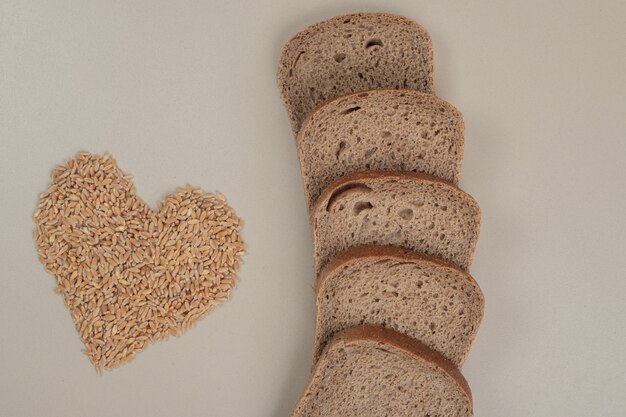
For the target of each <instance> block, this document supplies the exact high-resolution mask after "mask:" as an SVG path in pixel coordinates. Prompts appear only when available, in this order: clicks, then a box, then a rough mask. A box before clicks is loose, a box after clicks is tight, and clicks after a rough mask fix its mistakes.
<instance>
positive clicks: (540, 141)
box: [0, 0, 626, 417]
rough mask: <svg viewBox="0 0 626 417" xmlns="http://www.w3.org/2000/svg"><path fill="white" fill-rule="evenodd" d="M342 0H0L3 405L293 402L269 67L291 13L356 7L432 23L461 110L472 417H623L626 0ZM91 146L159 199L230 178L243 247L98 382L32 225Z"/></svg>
mask: <svg viewBox="0 0 626 417" xmlns="http://www.w3.org/2000/svg"><path fill="white" fill-rule="evenodd" d="M127 3H132V4H127ZM311 3H314V4H311ZM337 3H338V2H336V1H323V2H322V1H320V2H308V1H306V2H304V1H303V2H299V1H293V0H282V1H246V2H236V1H232V2H231V1H205V2H150V1H143V2H122V1H120V2H110V1H101V2H93V1H90V2H60V1H9V0H4V1H2V2H0V18H1V19H2V21H1V22H0V54H1V56H0V68H1V71H2V72H1V74H0V75H1V77H0V83H1V84H0V85H1V87H0V106H1V107H0V111H1V113H0V116H1V117H0V141H1V143H0V145H1V148H0V170H1V175H0V182H1V191H2V196H3V198H2V203H1V205H0V210H1V213H2V215H1V221H2V224H1V227H0V230H1V233H2V237H1V239H0V265H2V268H3V270H2V274H1V276H0V351H1V354H0V415H2V416H16V417H17V416H36V415H50V416H61V415H62V416H66V417H71V416H91V417H97V416H123V415H129V416H131V415H132V416H172V415H177V416H218V417H230V416H234V417H248V416H263V417H265V416H267V417H270V416H271V417H274V416H275V417H279V416H286V415H287V414H288V413H289V411H290V409H291V407H292V406H293V404H294V403H295V401H296V399H297V397H298V395H299V393H300V391H301V390H302V388H303V386H304V384H305V381H306V378H307V372H308V368H309V361H310V354H311V341H312V330H313V303H312V291H311V288H310V285H311V283H312V273H311V270H312V264H311V241H310V234H309V229H308V224H307V218H306V214H305V206H304V197H303V192H302V189H301V180H300V177H299V168H298V162H297V158H296V153H295V150H294V144H293V139H292V138H291V133H290V129H289V124H288V121H287V117H286V115H285V112H284V110H283V108H282V105H281V103H280V100H279V97H278V92H277V89H276V86H275V82H274V73H275V70H276V63H277V59H278V53H279V49H280V47H281V45H282V44H283V43H284V42H285V41H286V40H287V39H288V38H289V37H290V36H291V35H292V34H294V33H295V32H296V31H297V30H299V29H302V28H304V27H305V26H306V25H307V24H310V23H313V22H316V21H318V20H322V19H324V18H327V17H331V16H333V15H336V14H340V13H345V12H352V11H358V10H383V11H390V12H395V13H398V14H403V15H406V16H408V17H411V18H414V19H416V20H418V21H419V22H420V23H422V24H423V25H424V26H425V27H426V28H427V29H428V30H429V31H430V32H431V34H432V37H433V41H434V47H435V54H436V78H437V91H438V94H439V95H440V96H441V97H443V98H445V99H447V100H449V101H450V102H452V103H453V104H455V105H456V106H458V107H459V108H460V109H461V110H462V111H463V112H464V115H465V121H466V127H467V131H466V148H465V166H464V171H463V181H462V186H463V187H464V188H465V189H466V190H467V191H468V192H470V193H471V194H473V195H474V197H475V198H476V199H477V200H478V202H479V203H480V204H481V206H482V209H483V226H482V233H481V239H480V242H479V245H478V251H477V255H476V260H475V263H474V266H473V268H472V272H473V275H474V276H475V277H476V279H477V280H478V282H479V283H480V284H481V285H482V288H483V290H484V293H485V296H486V300H487V307H486V317H485V320H484V322H483V325H482V328H481V330H480V332H479V335H478V339H477V341H476V343H475V345H474V350H473V351H472V353H471V355H470V359H469V361H468V363H467V365H466V367H465V372H464V373H465V375H466V377H467V379H468V380H469V382H470V384H471V386H472V389H473V392H474V401H475V409H476V415H477V416H509V417H517V416H519V417H522V416H524V417H526V416H535V417H536V416H546V417H547V416H550V417H553V416H568V417H572V416H581V417H582V416H590V415H597V416H623V415H624V410H625V409H626V395H625V392H626V302H625V298H626V256H624V250H625V249H626V220H625V213H626V193H625V187H626V167H625V166H626V139H625V138H626V80H625V77H624V74H625V68H626V54H625V51H626V3H625V2H622V1H619V0H616V1H600V2H587V1H551V2H545V1H525V2H497V1H482V2H479V1H473V2H453V1H437V2H434V1H433V2H415V1H410V0H407V1H402V2H401V1H398V2H394V3H393V5H389V4H388V2H380V3H376V2H371V1H368V2H357V1H351V2H346V3H344V4H343V5H338V4H337ZM79 150H88V151H90V152H94V153H101V152H104V151H109V152H111V153H112V154H113V155H114V156H115V157H116V158H117V160H118V162H119V164H120V166H121V167H122V169H124V170H126V171H127V172H130V173H132V174H134V175H135V184H136V185H137V190H138V194H139V195H140V196H141V197H142V198H144V199H145V200H146V201H147V202H148V203H149V204H151V205H152V206H153V207H155V206H156V204H157V201H159V199H161V198H162V197H164V196H165V195H166V194H167V193H169V192H170V191H172V190H174V188H175V187H176V186H178V185H184V184H186V183H191V184H194V185H196V186H201V187H203V188H204V189H205V190H209V191H213V190H216V189H219V190H220V191H222V192H223V193H224V194H225V195H226V197H227V198H228V200H229V203H231V205H232V206H233V207H234V208H235V209H236V210H237V212H238V214H240V215H241V216H242V217H243V218H244V219H245V220H246V227H245V229H244V234H243V236H244V238H245V240H246V242H247V244H248V246H249V255H248V256H247V257H246V259H245V265H244V267H243V270H242V271H241V274H240V277H241V281H240V285H239V287H238V288H237V290H236V291H235V293H234V297H233V299H232V300H231V301H229V302H228V303H226V304H224V305H223V306H222V307H220V308H218V309H217V310H216V311H214V312H213V313H211V314H210V315H209V316H208V317H207V318H206V319H204V320H203V321H201V322H200V323H199V324H198V325H197V326H196V327H195V328H193V329H192V330H190V331H189V332H188V333H186V334H184V335H183V336H182V337H180V338H178V339H173V340H170V341H167V342H164V343H163V342H162V343H158V344H156V345H153V346H150V347H149V348H148V349H147V350H146V351H144V352H142V353H141V354H139V355H138V356H137V358H136V359H135V360H134V361H133V362H131V363H130V364H129V365H126V366H123V367H121V368H118V369H116V370H114V371H112V372H107V373H105V374H104V376H97V375H96V373H95V372H94V370H93V368H92V366H91V364H90V363H89V361H88V359H87V358H86V357H85V356H83V355H82V354H81V353H80V349H81V348H82V346H81V343H80V341H79V338H78V336H77V334H76V332H75V330H74V327H73V324H72V322H71V319H70V317H69V314H68V313H67V312H66V310H65V307H64V305H63V302H62V299H61V297H59V296H58V295H56V294H54V293H53V292H52V289H53V287H54V280H53V278H52V277H51V276H49V275H47V274H46V273H45V272H44V271H43V268H42V267H41V265H40V264H39V263H38V261H37V256H36V253H35V248H34V243H33V241H32V238H31V231H32V228H33V224H32V222H31V220H30V216H31V214H32V212H33V211H34V209H35V205H36V200H37V195H38V194H39V193H40V192H42V191H44V190H45V189H46V187H47V185H48V175H49V172H50V170H51V169H52V168H53V167H54V166H55V165H56V164H59V163H61V162H63V161H64V160H66V159H68V158H71V157H72V156H73V155H74V154H75V153H76V152H77V151H79Z"/></svg>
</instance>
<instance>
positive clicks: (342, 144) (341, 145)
mask: <svg viewBox="0 0 626 417" xmlns="http://www.w3.org/2000/svg"><path fill="white" fill-rule="evenodd" d="M344 149H346V142H345V141H343V140H342V141H341V142H339V145H338V146H337V151H336V152H335V156H336V157H337V159H339V155H341V153H342V152H343V151H344Z"/></svg>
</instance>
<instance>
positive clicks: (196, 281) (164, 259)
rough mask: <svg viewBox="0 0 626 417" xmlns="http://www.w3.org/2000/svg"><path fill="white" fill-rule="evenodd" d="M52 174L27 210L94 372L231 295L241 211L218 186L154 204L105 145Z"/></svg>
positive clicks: (240, 249) (184, 325)
mask: <svg viewBox="0 0 626 417" xmlns="http://www.w3.org/2000/svg"><path fill="white" fill-rule="evenodd" d="M51 179H52V184H51V185H50V188H49V189H48V191H47V192H45V193H43V194H41V196H40V198H39V206H38V209H37V211H36V212H35V214H34V215H33V220H34V221H35V225H36V228H35V232H34V238H35V242H36V244H37V250H38V252H39V260H40V261H41V263H42V264H43V265H44V266H45V268H46V271H48V272H49V273H51V274H53V275H54V276H55V277H56V280H57V284H58V286H57V292H59V293H60V294H62V295H63V297H64V299H65V304H66V305H67V307H68V309H69V310H70V312H71V314H72V318H73V319H74V322H75V324H76V330H77V331H78V332H79V334H80V337H81V339H82V341H83V343H84V344H85V347H86V348H85V350H84V352H85V354H86V355H87V356H88V357H89V359H90V360H91V362H92V363H93V364H94V365H95V367H96V370H97V371H98V372H100V371H101V370H103V369H111V368H114V367H115V366H117V365H119V364H121V363H124V362H128V361H129V360H131V359H132V358H133V357H134V355H135V354H136V353H137V352H139V351H141V350H142V349H143V348H144V347H145V346H146V345H147V344H149V343H150V342H154V341H157V340H160V339H167V337H168V335H170V334H171V335H177V334H180V333H181V332H184V331H185V330H187V329H188V328H189V327H190V326H191V325H192V324H193V323H194V322H195V321H197V320H198V319H200V318H201V317H202V316H203V315H205V314H206V313H207V312H208V311H210V310H211V309H212V308H213V307H214V306H215V305H217V304H219V303H220V302H222V301H224V300H226V299H228V297H229V295H230V291H231V289H232V288H234V286H235V283H236V281H237V276H236V272H237V270H238V268H239V263H240V257H241V256H242V255H243V254H245V251H244V243H243V242H242V240H241V237H240V235H239V229H240V228H241V227H242V226H243V221H242V220H240V219H239V218H238V217H237V216H236V215H235V213H234V212H233V210H232V209H231V208H230V207H229V206H228V205H227V204H226V202H225V200H224V197H223V196H222V195H221V194H220V193H217V196H216V195H213V194H207V193H203V191H202V190H200V189H194V188H192V187H191V186H187V187H186V188H181V189H178V190H176V192H175V193H174V194H172V195H170V196H168V197H167V198H166V200H165V201H164V202H163V203H162V204H161V206H160V207H159V208H158V210H157V211H156V212H154V211H152V210H151V209H150V208H149V207H148V206H147V205H146V204H145V203H144V202H143V201H142V200H141V199H140V198H139V197H137V196H136V195H135V188H134V186H133V184H132V183H131V182H130V179H131V177H129V176H125V175H124V173H123V172H122V171H121V170H120V169H119V168H118V167H117V165H116V163H115V161H114V160H113V159H112V158H111V156H110V155H108V154H106V155H104V156H103V157H98V156H95V155H91V154H89V153H79V154H78V155H77V157H76V158H75V159H73V160H70V161H69V162H67V163H66V164H65V165H64V166H59V167H57V168H56V169H55V170H54V171H53V172H52V175H51Z"/></svg>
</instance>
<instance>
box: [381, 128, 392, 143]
mask: <svg viewBox="0 0 626 417" xmlns="http://www.w3.org/2000/svg"><path fill="white" fill-rule="evenodd" d="M380 136H381V137H383V138H388V137H389V136H391V132H390V131H388V130H383V131H382V132H380ZM387 145H391V142H389V143H388V144H387Z"/></svg>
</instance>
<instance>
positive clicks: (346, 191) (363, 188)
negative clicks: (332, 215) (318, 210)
mask: <svg viewBox="0 0 626 417" xmlns="http://www.w3.org/2000/svg"><path fill="white" fill-rule="evenodd" d="M371 191H372V189H371V188H370V187H368V186H367V185H365V184H363V183H360V182H354V183H351V184H346V185H344V186H342V187H339V188H337V189H336V190H335V191H334V192H333V193H332V195H331V196H330V198H329V199H328V204H327V205H326V211H330V209H331V208H332V206H333V204H334V203H335V202H336V201H337V199H339V198H342V197H347V196H349V195H352V194H359V193H361V194H366V193H369V192H371Z"/></svg>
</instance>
